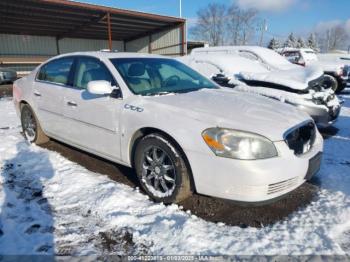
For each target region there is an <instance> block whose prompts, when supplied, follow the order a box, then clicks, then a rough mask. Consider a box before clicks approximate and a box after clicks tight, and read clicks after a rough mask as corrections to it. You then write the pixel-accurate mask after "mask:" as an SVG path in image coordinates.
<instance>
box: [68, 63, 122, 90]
mask: <svg viewBox="0 0 350 262" xmlns="http://www.w3.org/2000/svg"><path fill="white" fill-rule="evenodd" d="M96 80H106V81H108V82H110V83H111V85H112V86H114V85H115V84H116V83H115V81H114V78H113V76H112V74H111V73H110V72H109V70H108V69H107V67H106V66H105V65H104V64H103V63H102V62H101V61H99V60H97V59H95V58H91V57H79V58H78V62H77V65H76V70H75V76H74V81H73V85H74V87H76V88H79V89H86V88H87V84H88V83H89V82H90V81H96Z"/></svg>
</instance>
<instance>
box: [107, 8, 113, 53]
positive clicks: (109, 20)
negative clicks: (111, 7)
mask: <svg viewBox="0 0 350 262" xmlns="http://www.w3.org/2000/svg"><path fill="white" fill-rule="evenodd" d="M107 26H108V48H109V50H110V51H112V48H113V47H112V29H111V15H110V13H109V12H108V13H107Z"/></svg>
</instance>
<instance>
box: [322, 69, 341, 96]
mask: <svg viewBox="0 0 350 262" xmlns="http://www.w3.org/2000/svg"><path fill="white" fill-rule="evenodd" d="M323 86H324V87H325V88H331V89H332V90H333V91H334V93H336V92H338V88H339V83H338V80H337V79H336V78H335V77H334V76H331V75H327V74H325V75H324V77H323Z"/></svg>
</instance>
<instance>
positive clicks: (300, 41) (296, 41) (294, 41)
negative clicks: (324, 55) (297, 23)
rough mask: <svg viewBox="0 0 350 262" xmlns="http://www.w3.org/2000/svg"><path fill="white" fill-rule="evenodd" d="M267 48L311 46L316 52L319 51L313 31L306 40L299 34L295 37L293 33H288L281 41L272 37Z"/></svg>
mask: <svg viewBox="0 0 350 262" xmlns="http://www.w3.org/2000/svg"><path fill="white" fill-rule="evenodd" d="M267 48H270V49H273V50H276V49H279V48H311V49H313V50H315V51H317V52H318V51H319V47H318V43H317V40H316V34H315V33H311V34H310V35H309V36H308V38H307V39H306V40H305V39H304V38H302V37H300V36H299V37H298V38H297V37H295V36H294V34H293V33H290V34H289V35H288V37H287V39H286V40H285V41H284V42H283V43H281V42H280V41H279V40H278V39H277V38H275V37H273V38H272V39H271V40H270V42H269V43H268V45H267Z"/></svg>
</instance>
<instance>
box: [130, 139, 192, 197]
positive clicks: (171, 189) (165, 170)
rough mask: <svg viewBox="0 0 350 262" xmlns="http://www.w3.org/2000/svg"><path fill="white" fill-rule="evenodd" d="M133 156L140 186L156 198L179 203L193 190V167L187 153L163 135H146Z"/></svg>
mask: <svg viewBox="0 0 350 262" xmlns="http://www.w3.org/2000/svg"><path fill="white" fill-rule="evenodd" d="M134 159H135V169H136V173H137V176H138V179H139V181H140V184H141V187H142V188H143V190H144V191H145V192H146V193H147V194H148V195H149V196H150V197H151V198H152V199H153V200H154V201H156V202H163V203H165V204H170V203H178V202H181V201H182V200H184V199H186V198H188V197H189V196H190V195H191V194H192V192H191V186H190V171H189V168H187V165H186V162H185V160H184V157H183V156H182V154H181V152H180V151H179V150H178V149H176V147H175V146H174V145H173V144H172V143H171V142H170V141H169V140H168V139H167V138H165V137H164V136H162V135H159V134H150V135H147V136H145V137H143V138H142V139H141V141H140V142H139V143H138V145H137V147H136V151H135V157H134Z"/></svg>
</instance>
